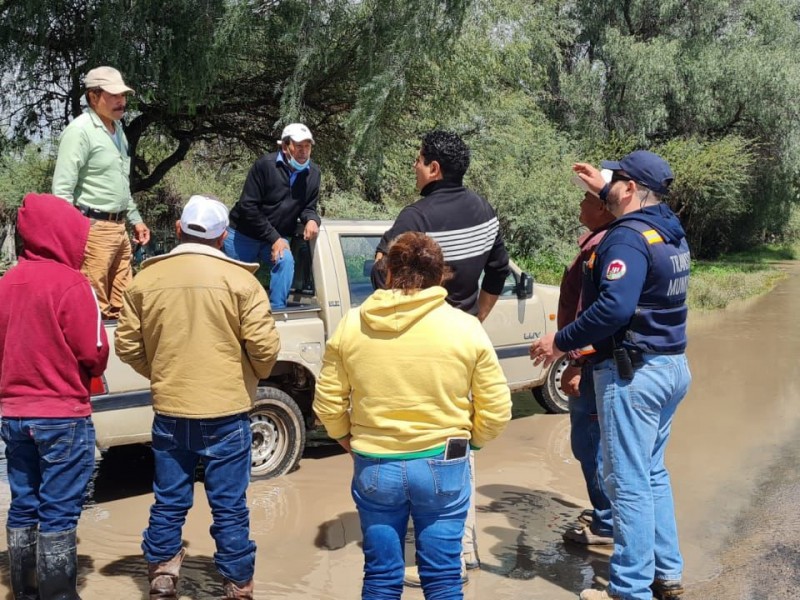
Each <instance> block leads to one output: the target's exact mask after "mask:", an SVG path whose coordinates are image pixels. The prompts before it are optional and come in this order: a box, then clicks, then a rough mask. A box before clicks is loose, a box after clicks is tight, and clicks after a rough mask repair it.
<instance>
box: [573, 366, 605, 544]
mask: <svg viewBox="0 0 800 600" xmlns="http://www.w3.org/2000/svg"><path fill="white" fill-rule="evenodd" d="M593 371H594V368H593V365H592V364H591V363H586V364H584V365H583V367H582V368H581V382H580V388H579V391H580V396H579V397H577V398H574V397H571V398H570V399H569V420H570V423H571V425H572V428H571V430H570V441H571V443H572V454H574V455H575V458H576V459H577V460H578V462H579V463H580V464H581V470H582V471H583V478H584V479H585V480H586V490H587V492H588V493H589V502H591V504H592V508H593V509H594V514H593V516H592V527H591V529H592V531H593V532H594V533H596V534H598V535H606V536H609V537H610V536H611V533H612V523H611V501H610V500H609V499H608V496H607V495H606V491H605V488H604V487H603V479H602V477H603V453H602V452H601V450H600V421H599V418H598V416H597V402H596V401H595V395H594V377H593Z"/></svg>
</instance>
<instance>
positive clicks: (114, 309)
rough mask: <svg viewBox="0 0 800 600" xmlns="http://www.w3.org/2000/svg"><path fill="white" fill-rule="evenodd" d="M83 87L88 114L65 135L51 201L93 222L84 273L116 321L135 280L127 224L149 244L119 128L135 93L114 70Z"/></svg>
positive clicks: (93, 76) (101, 71)
mask: <svg viewBox="0 0 800 600" xmlns="http://www.w3.org/2000/svg"><path fill="white" fill-rule="evenodd" d="M84 83H85V86H86V102H87V104H88V108H87V109H86V112H84V113H83V114H82V115H80V116H79V117H77V118H76V119H74V120H73V121H72V122H71V123H70V124H69V125H68V126H67V128H66V129H65V130H64V133H63V134H61V142H60V144H59V147H58V159H57V160H56V168H55V172H54V173H53V195H55V196H59V197H61V198H64V199H65V200H67V201H68V202H71V203H72V204H74V205H75V206H76V207H77V208H78V210H80V211H81V212H82V213H83V214H84V215H86V216H87V217H89V219H90V220H91V223H92V226H91V230H90V231H89V240H88V241H87V243H86V254H85V256H84V262H83V266H82V267H81V271H83V273H84V274H85V275H86V276H87V277H88V278H89V281H90V282H91V283H92V287H93V288H94V290H95V292H96V293H97V300H98V302H99V304H100V310H101V311H102V312H103V316H104V317H105V318H107V319H116V318H117V317H118V316H119V311H120V308H121V306H122V292H123V291H124V290H125V288H126V287H127V286H128V285H129V284H130V281H131V277H132V273H131V243H130V239H129V238H128V233H127V231H126V228H125V222H126V221H130V223H131V225H132V226H133V235H134V238H135V239H136V241H137V242H138V243H139V244H142V245H144V244H147V242H148V241H150V230H149V229H148V228H147V225H145V224H144V223H143V222H142V217H141V215H139V211H138V209H137V208H136V203H135V202H134V201H133V197H132V196H131V186H130V167H131V159H130V155H129V150H128V140H127V139H126V138H125V132H124V131H123V130H122V123H120V119H121V118H122V116H123V115H124V114H125V105H126V95H127V94H129V93H131V92H133V90H132V89H131V88H129V87H128V86H127V85H125V82H124V81H123V80H122V75H121V74H120V72H119V71H117V70H116V69H114V68H112V67H97V68H96V69H92V70H91V71H89V72H88V73H87V74H86V78H85V81H84Z"/></svg>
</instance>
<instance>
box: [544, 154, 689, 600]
mask: <svg viewBox="0 0 800 600" xmlns="http://www.w3.org/2000/svg"><path fill="white" fill-rule="evenodd" d="M601 166H602V168H606V169H611V170H612V172H613V175H612V178H611V182H610V183H607V184H606V183H604V182H603V180H602V178H601V176H600V173H599V171H598V170H597V169H595V168H594V167H592V166H591V165H587V164H577V165H575V167H574V170H575V172H576V173H577V174H578V176H579V177H580V178H581V179H583V181H585V182H586V184H587V185H588V186H589V188H590V189H593V190H596V191H597V192H599V195H600V198H601V199H602V200H603V201H605V202H606V203H607V205H608V208H609V210H610V211H611V212H612V213H613V214H614V215H615V216H616V217H617V219H616V220H615V221H614V222H613V223H612V224H611V226H610V228H609V230H608V233H607V234H606V235H605V237H604V238H603V241H602V242H601V243H600V245H599V246H598V248H597V250H596V251H595V253H594V254H593V255H592V256H591V257H590V258H589V260H588V261H587V262H586V264H585V267H584V282H583V290H582V301H583V305H584V311H583V312H582V313H581V314H580V315H579V316H578V318H577V319H576V320H575V321H574V322H572V323H571V324H570V325H568V326H567V327H565V328H564V329H562V330H560V331H559V332H558V333H556V334H555V335H553V334H548V335H547V336H544V337H543V338H541V339H539V340H535V341H534V343H533V344H532V345H531V357H532V358H533V360H534V363H535V364H540V363H542V362H544V363H545V364H550V363H551V362H552V361H553V360H555V359H557V358H558V357H560V356H561V355H563V354H564V353H565V352H569V351H571V350H578V349H580V350H581V351H582V353H583V354H585V355H587V356H589V357H590V360H591V361H592V362H593V364H594V381H595V392H596V395H597V403H598V416H599V418H600V430H601V436H602V445H603V452H604V454H603V463H604V464H603V467H604V480H605V486H606V491H607V493H608V496H609V498H610V499H611V504H612V511H613V516H614V553H613V555H612V557H611V563H610V575H611V576H610V582H609V587H608V589H607V590H584V591H583V592H582V593H581V596H580V597H581V598H582V599H583V600H603V599H606V598H622V599H625V600H639V599H647V600H650V598H652V597H653V596H655V597H656V598H659V599H666V598H669V599H673V598H677V597H678V596H679V595H680V594H681V592H682V591H683V590H682V587H681V576H682V570H683V559H682V557H681V553H680V550H679V548H678V534H677V528H676V525H675V514H674V512H675V511H674V505H673V499H672V490H671V487H670V481H669V475H668V473H667V470H666V467H665V465H664V451H665V448H666V443H667V440H668V439H669V434H670V428H671V425H672V418H673V416H674V414H675V410H676V409H677V406H678V404H679V403H680V401H681V400H682V399H683V397H684V396H685V395H686V392H687V390H688V387H689V383H690V381H691V375H690V373H689V368H688V364H687V361H686V356H685V354H684V351H685V349H686V316H687V307H686V292H687V287H688V283H689V267H690V254H689V247H688V245H687V243H686V235H685V233H684V231H683V228H682V227H681V224H680V222H679V221H678V219H677V217H676V216H675V214H674V213H673V212H672V210H670V208H669V207H668V206H667V205H666V204H664V203H663V202H662V198H663V197H664V196H665V195H666V194H667V193H668V191H669V186H670V184H671V183H672V179H673V175H672V171H671V170H670V168H669V165H668V164H667V163H666V162H665V161H664V159H662V158H661V157H660V156H658V155H656V154H653V153H651V152H646V151H641V150H640V151H636V152H633V153H631V154H629V155H627V156H625V157H624V158H623V159H622V160H620V161H613V162H609V161H607V162H603V163H602V165H601Z"/></svg>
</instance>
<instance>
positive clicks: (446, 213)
mask: <svg viewBox="0 0 800 600" xmlns="http://www.w3.org/2000/svg"><path fill="white" fill-rule="evenodd" d="M469 161H470V149H469V147H468V146H467V145H466V144H465V143H464V141H463V140H462V139H461V137H459V136H458V134H456V133H453V132H450V131H439V130H437V131H431V132H429V133H427V134H425V135H424V136H423V137H422V143H421V145H420V148H419V154H418V155H417V157H416V159H415V160H414V172H415V173H416V178H417V191H419V193H420V195H421V196H422V197H421V198H420V199H419V200H417V201H416V202H414V203H413V204H411V205H409V206H406V207H405V208H404V209H403V210H402V211H400V214H399V215H397V219H396V220H395V222H394V225H392V227H391V228H390V229H389V231H387V232H386V233H385V234H384V235H383V237H382V238H381V241H380V243H379V244H378V247H377V252H376V254H375V266H374V267H373V269H372V283H373V285H374V286H375V287H376V288H385V287H386V285H385V268H384V265H383V260H382V258H383V256H384V255H385V254H387V252H388V250H389V245H390V243H391V241H392V240H393V239H394V238H396V237H397V236H398V235H400V234H402V233H405V232H407V231H419V232H422V233H425V234H427V235H429V236H430V237H432V238H433V239H435V240H436V241H437V242H438V243H439V245H440V246H441V247H442V252H443V254H444V260H445V263H446V264H447V266H448V267H449V268H450V271H451V274H452V277H451V278H450V279H449V280H448V281H445V283H444V284H443V285H444V287H445V288H446V289H447V302H449V303H450V304H451V305H453V306H455V307H456V308H459V309H461V310H463V311H464V312H467V313H469V314H472V315H475V316H477V317H478V319H479V320H480V321H481V322H483V321H484V319H486V317H487V316H488V315H489V313H490V312H491V310H492V307H494V305H495V303H496V302H497V298H498V296H499V295H500V292H501V291H502V290H503V284H504V282H505V279H506V277H508V273H509V266H508V253H507V252H506V247H505V244H504V243H503V236H502V235H501V234H500V223H499V221H498V220H497V214H496V213H495V212H494V209H493V208H492V206H491V205H490V204H489V203H488V202H487V201H486V200H485V199H483V198H481V197H480V196H479V195H478V194H476V193H475V192H473V191H471V190H468V189H467V188H465V187H464V183H463V180H464V174H465V173H466V172H467V169H468V168H469ZM481 274H483V280H482V281H481ZM471 456H474V454H471ZM471 467H472V468H471V469H470V472H471V475H472V499H471V502H470V508H469V513H468V514H467V522H466V525H465V529H464V538H463V541H462V546H463V549H462V556H463V559H464V563H465V566H466V568H468V569H474V568H478V567H479V566H480V561H479V559H478V540H477V531H476V527H475V478H474V476H475V473H474V464H473V465H471ZM405 583H406V584H407V585H412V586H418V585H419V576H418V574H417V573H416V568H414V567H411V568H409V569H407V573H406V579H405Z"/></svg>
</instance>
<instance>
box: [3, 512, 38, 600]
mask: <svg viewBox="0 0 800 600" xmlns="http://www.w3.org/2000/svg"><path fill="white" fill-rule="evenodd" d="M38 536H39V528H38V527H37V526H36V525H34V526H33V527H22V528H20V529H12V528H10V527H6V539H7V540H8V570H9V574H10V578H11V591H12V592H13V594H14V600H36V598H38V597H39V586H38V584H37V583H36V540H37V538H38Z"/></svg>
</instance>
